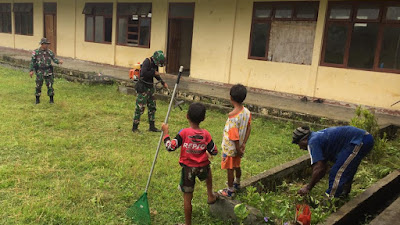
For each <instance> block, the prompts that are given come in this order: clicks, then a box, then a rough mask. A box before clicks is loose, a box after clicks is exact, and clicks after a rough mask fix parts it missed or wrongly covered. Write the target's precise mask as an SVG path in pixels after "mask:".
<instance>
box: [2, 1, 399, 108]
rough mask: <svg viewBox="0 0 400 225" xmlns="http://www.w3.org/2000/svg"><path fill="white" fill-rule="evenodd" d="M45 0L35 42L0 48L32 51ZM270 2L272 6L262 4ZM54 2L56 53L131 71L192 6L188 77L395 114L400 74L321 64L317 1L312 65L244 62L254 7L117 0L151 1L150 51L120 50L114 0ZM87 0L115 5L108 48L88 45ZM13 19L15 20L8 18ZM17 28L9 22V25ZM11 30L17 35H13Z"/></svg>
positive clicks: (16, 39)
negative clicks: (178, 11)
mask: <svg viewBox="0 0 400 225" xmlns="http://www.w3.org/2000/svg"><path fill="white" fill-rule="evenodd" d="M44 1H45V0H8V1H7V0H4V1H2V2H11V3H12V2H14V3H18V2H33V3H34V11H33V17H34V25H33V26H34V28H33V29H34V33H33V36H26V35H15V34H2V33H0V40H1V46H5V47H15V48H16V49H25V50H32V49H34V48H37V47H38V46H39V45H38V42H39V40H40V38H41V37H43V2H44ZM265 1H273V0H265ZM46 2H57V8H58V10H57V49H58V55H60V56H65V57H72V58H77V59H82V60H88V61H94V62H99V63H106V64H111V65H119V66H132V65H133V64H135V63H136V62H141V61H143V59H144V58H146V57H149V56H151V55H152V53H153V52H154V51H156V50H163V51H166V50H167V49H166V48H167V47H166V46H167V44H166V43H167V36H168V35H167V29H168V24H167V22H168V3H169V2H195V15H194V28H193V42H192V53H191V62H190V67H191V77H193V78H200V79H204V80H210V81H217V82H224V83H229V84H235V83H242V84H244V85H247V86H249V87H254V88H260V89H266V90H271V91H277V92H284V93H290V94H296V95H305V96H310V97H316V98H324V99H330V100H336V101H344V102H350V103H355V104H363V105H369V106H374V107H383V108H386V109H388V110H400V104H397V105H395V106H393V107H391V106H390V105H391V104H393V103H394V102H396V101H398V100H400V88H399V86H400V75H399V74H393V73H379V72H369V71H362V70H353V69H340V68H331V67H323V66H319V62H320V56H321V49H322V44H323V43H322V39H323V31H324V26H325V16H326V9H327V3H328V0H320V1H319V2H320V9H319V17H318V20H317V22H316V25H315V26H316V28H315V37H314V44H313V51H312V60H311V64H310V65H301V64H293V63H283V62H271V61H261V60H253V59H248V51H249V41H250V29H251V17H252V9H253V2H252V1H250V2H249V1H248V0H170V1H165V0H118V2H152V21H151V26H152V27H151V39H150V48H141V47H126V46H118V45H116V44H115V42H116V23H117V21H116V6H117V5H116V4H117V0H85V1H83V0H49V1H46ZM85 2H113V3H114V12H113V15H114V17H113V32H112V43H111V44H99V43H90V42H85V40H84V32H85V15H84V14H82V10H83V8H84V5H85ZM12 20H14V18H13V16H12ZM13 24H14V23H13ZM13 32H14V29H13Z"/></svg>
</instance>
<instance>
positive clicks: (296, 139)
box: [292, 126, 311, 150]
mask: <svg viewBox="0 0 400 225" xmlns="http://www.w3.org/2000/svg"><path fill="white" fill-rule="evenodd" d="M310 134H311V130H310V128H309V127H307V126H303V127H298V128H296V130H294V131H293V136H292V143H293V144H296V145H299V147H300V149H303V150H307V144H308V136H310Z"/></svg>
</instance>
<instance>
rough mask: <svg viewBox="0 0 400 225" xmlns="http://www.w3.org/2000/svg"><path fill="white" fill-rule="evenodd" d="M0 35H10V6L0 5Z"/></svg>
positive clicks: (7, 4) (6, 4)
mask: <svg viewBox="0 0 400 225" xmlns="http://www.w3.org/2000/svg"><path fill="white" fill-rule="evenodd" d="M0 33H11V4H10V3H1V4H0Z"/></svg>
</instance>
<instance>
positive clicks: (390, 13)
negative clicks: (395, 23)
mask: <svg viewBox="0 0 400 225" xmlns="http://www.w3.org/2000/svg"><path fill="white" fill-rule="evenodd" d="M386 19H387V20H400V6H389V7H388V8H387V12H386Z"/></svg>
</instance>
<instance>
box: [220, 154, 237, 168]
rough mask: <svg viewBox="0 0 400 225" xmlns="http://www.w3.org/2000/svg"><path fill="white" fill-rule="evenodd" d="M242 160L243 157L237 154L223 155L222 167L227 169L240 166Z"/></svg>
mask: <svg viewBox="0 0 400 225" xmlns="http://www.w3.org/2000/svg"><path fill="white" fill-rule="evenodd" d="M240 161H241V158H240V157H239V156H235V157H231V156H226V157H222V161H221V169H223V170H227V169H235V168H240Z"/></svg>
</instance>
